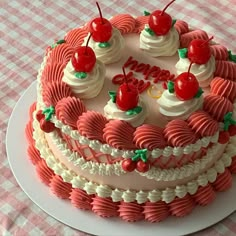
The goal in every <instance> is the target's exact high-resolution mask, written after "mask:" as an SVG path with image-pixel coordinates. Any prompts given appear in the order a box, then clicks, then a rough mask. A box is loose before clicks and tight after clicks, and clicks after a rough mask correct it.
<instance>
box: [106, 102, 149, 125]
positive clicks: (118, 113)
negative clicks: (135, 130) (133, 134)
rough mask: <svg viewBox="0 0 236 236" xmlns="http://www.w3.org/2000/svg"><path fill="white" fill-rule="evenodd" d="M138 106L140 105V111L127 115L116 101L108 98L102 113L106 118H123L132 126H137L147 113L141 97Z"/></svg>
mask: <svg viewBox="0 0 236 236" xmlns="http://www.w3.org/2000/svg"><path fill="white" fill-rule="evenodd" d="M138 106H140V107H142V111H141V112H140V113H138V114H134V115H128V114H126V111H122V110H120V109H119V108H118V107H117V105H116V103H114V102H112V100H109V101H108V102H107V104H106V106H105V107H104V115H105V117H106V118H107V119H117V120H124V121H126V122H128V123H130V124H131V125H132V126H134V127H137V126H139V125H141V124H143V122H144V120H145V119H146V117H147V115H148V113H147V108H146V105H145V104H144V102H142V100H141V99H139V104H138Z"/></svg>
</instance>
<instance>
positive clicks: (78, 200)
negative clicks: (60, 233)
mask: <svg viewBox="0 0 236 236" xmlns="http://www.w3.org/2000/svg"><path fill="white" fill-rule="evenodd" d="M92 196H93V195H88V194H87V193H86V192H85V191H84V190H82V189H79V188H72V191H71V194H70V200H71V203H72V205H73V206H75V207H76V208H80V209H83V210H91V209H92V205H91V203H92Z"/></svg>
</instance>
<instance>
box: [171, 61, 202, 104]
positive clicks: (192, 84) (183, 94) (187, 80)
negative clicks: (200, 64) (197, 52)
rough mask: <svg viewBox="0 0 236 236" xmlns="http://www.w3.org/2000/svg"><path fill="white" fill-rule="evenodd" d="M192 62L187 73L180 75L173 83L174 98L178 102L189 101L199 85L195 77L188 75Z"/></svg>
mask: <svg viewBox="0 0 236 236" xmlns="http://www.w3.org/2000/svg"><path fill="white" fill-rule="evenodd" d="M192 64H193V63H192V62H191V63H190V65H189V68H188V72H184V73H181V74H180V75H179V76H178V77H177V78H176V79H175V82H174V90H175V94H176V97H177V98H178V99H180V100H190V99H192V98H193V97H194V96H196V94H197V93H198V90H199V83H198V80H197V79H196V77H195V75H194V74H192V73H190V69H191V66H192Z"/></svg>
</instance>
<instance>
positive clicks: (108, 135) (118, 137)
mask: <svg viewBox="0 0 236 236" xmlns="http://www.w3.org/2000/svg"><path fill="white" fill-rule="evenodd" d="M103 131H104V135H103V138H104V140H105V141H106V143H108V144H109V145H111V146H112V147H114V148H118V149H122V148H126V149H134V148H135V145H134V143H133V134H134V131H135V128H134V127H133V126H132V125H130V124H129V123H127V122H125V121H123V120H110V121H109V122H108V123H107V124H106V126H105V128H104V129H103Z"/></svg>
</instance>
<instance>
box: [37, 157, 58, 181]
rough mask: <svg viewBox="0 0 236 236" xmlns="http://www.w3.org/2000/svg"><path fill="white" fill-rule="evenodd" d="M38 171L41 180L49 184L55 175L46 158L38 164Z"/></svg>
mask: <svg viewBox="0 0 236 236" xmlns="http://www.w3.org/2000/svg"><path fill="white" fill-rule="evenodd" d="M36 172H37V174H38V176H39V178H40V179H41V181H42V182H43V183H44V184H46V185H49V184H50V183H51V180H52V178H53V176H55V174H54V172H53V170H52V169H50V168H49V167H48V166H47V164H46V162H45V160H44V159H41V160H40V161H38V163H37V165H36Z"/></svg>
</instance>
